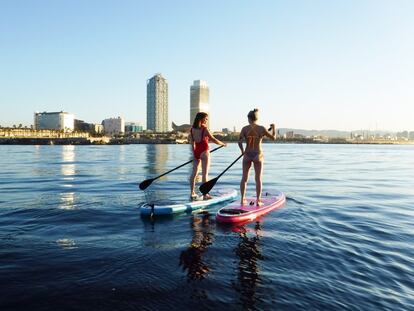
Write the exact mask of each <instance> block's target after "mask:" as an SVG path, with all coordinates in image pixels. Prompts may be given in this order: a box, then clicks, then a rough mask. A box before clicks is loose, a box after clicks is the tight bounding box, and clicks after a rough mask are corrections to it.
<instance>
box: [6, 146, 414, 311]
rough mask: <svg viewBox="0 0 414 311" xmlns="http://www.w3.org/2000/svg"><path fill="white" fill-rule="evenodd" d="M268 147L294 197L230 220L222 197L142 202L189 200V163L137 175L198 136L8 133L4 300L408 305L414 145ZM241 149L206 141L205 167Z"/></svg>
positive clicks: (233, 183) (269, 165)
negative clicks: (154, 212) (183, 139)
mask: <svg viewBox="0 0 414 311" xmlns="http://www.w3.org/2000/svg"><path fill="white" fill-rule="evenodd" d="M213 147H214V146H211V148H213ZM263 150H264V157H265V160H264V161H265V162H264V171H263V188H264V191H267V190H269V191H271V190H273V189H277V190H280V191H282V192H284V193H285V195H286V196H287V201H286V204H285V206H284V207H282V208H280V209H277V210H274V211H272V212H271V213H269V214H267V215H266V216H264V217H263V218H261V219H258V220H256V221H253V222H251V223H248V224H244V225H240V226H223V225H221V224H220V223H218V222H216V220H215V213H216V212H217V210H218V209H219V208H220V207H222V206H223V205H225V204H221V205H216V206H211V207H208V208H206V209H203V210H198V211H195V212H193V213H183V214H179V215H175V216H170V217H161V216H156V217H154V218H152V219H151V218H148V217H142V216H141V215H140V207H141V206H142V204H144V203H159V202H175V201H176V202H184V201H186V200H187V199H188V197H189V195H190V191H189V182H188V177H189V174H190V171H191V165H186V166H184V167H182V168H180V169H177V170H175V171H173V172H171V173H169V174H167V175H165V176H163V177H161V178H158V179H156V180H154V182H153V183H152V184H151V186H150V187H148V188H147V189H146V190H145V191H142V190H140V189H139V188H138V185H139V183H140V182H142V181H143V180H146V179H149V178H154V177H157V176H159V175H161V174H163V173H165V172H167V171H169V170H171V169H173V168H175V167H177V166H179V165H181V164H182V163H184V162H186V161H189V160H191V151H190V148H189V146H188V145H156V144H155V145H154V144H151V145H103V146H72V145H65V146H57V145H54V146H34V145H33V146H16V145H14V146H6V145H2V146H0V286H1V295H0V310H2V311H6V310H169V311H170V310H226V311H229V310H289V311H292V310H350V311H351V310H352V311H354V310H356V311H357V310H361V311H362V310H363V311H366V310H375V311H378V310H393V311H394V310H398V311H399V310H407V311H411V310H414V145H333V144H277V143H276V144H264V145H263ZM239 154H240V151H239V149H238V147H237V144H229V145H228V146H227V147H226V148H222V149H220V150H217V151H216V152H214V153H212V154H211V166H210V172H209V177H210V178H214V177H216V176H218V175H219V174H220V173H221V172H223V171H224V170H225V169H226V168H227V167H228V166H229V165H230V164H231V163H232V162H233V161H234V160H235V159H236V158H237V157H238V156H239ZM240 178H241V162H240V161H238V162H236V163H235V164H234V165H233V166H232V167H231V168H230V169H229V170H228V171H227V172H226V173H225V174H224V175H222V176H221V177H220V178H219V180H218V181H217V183H216V185H215V186H214V189H219V188H234V189H237V190H238V189H239V183H240ZM198 185H200V181H199V182H198ZM254 189H255V185H254V174H253V172H251V175H250V179H249V182H248V186H247V192H248V194H249V195H253V194H254V192H255V190H254Z"/></svg>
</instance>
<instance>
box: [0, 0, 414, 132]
mask: <svg viewBox="0 0 414 311" xmlns="http://www.w3.org/2000/svg"><path fill="white" fill-rule="evenodd" d="M413 12H414V1H411V0H395V1H389V0H347V1H345V0H344V1H332V0H324V1H318V0H312V1H308V0H303V1H300V0H285V1H277V0H269V1H243V0H226V1H223V0H209V1H191V0H187V1H184V0H182V1H180V0H174V1H169V0H159V1H151V0H147V1H139V0H131V1H128V0H121V1H115V0H113V1H107V0H86V1H84V0H82V1H80V0H79V1H78V0H67V1H65V0H58V1H56V0H50V1H46V0H36V1H35V0H25V1H24V0H0V108H1V110H0V111H1V112H0V125H3V126H10V125H13V124H19V123H22V124H23V125H30V124H32V123H33V112H34V111H60V110H64V111H68V112H71V113H74V114H75V117H76V118H79V119H82V120H85V121H87V122H97V123H98V122H99V123H100V122H101V120H102V119H104V118H108V117H117V116H123V117H124V118H125V119H126V121H137V122H141V123H142V124H143V125H145V123H146V80H147V79H148V78H150V77H151V76H152V75H153V74H155V73H157V72H160V73H162V75H163V76H164V77H166V78H167V80H168V83H169V122H171V121H175V122H176V123H179V124H181V123H189V121H190V120H189V105H190V103H189V102H190V95H189V88H190V85H191V84H192V82H193V80H196V79H202V80H206V81H207V83H208V84H209V86H210V105H211V115H210V120H211V124H210V125H211V127H212V129H221V128H223V127H229V128H233V126H235V127H236V128H240V127H241V126H242V125H244V123H246V115H247V112H248V111H249V110H250V109H252V108H255V107H257V108H259V109H260V110H261V111H262V115H261V120H260V121H261V122H262V123H264V124H268V123H271V122H274V123H276V125H277V126H278V127H292V128H303V129H338V130H356V129H371V130H375V129H386V130H414V18H413Z"/></svg>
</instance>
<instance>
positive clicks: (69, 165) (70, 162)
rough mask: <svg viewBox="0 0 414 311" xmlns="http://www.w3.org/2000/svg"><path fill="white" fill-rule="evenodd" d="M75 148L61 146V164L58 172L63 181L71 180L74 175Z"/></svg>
mask: <svg viewBox="0 0 414 311" xmlns="http://www.w3.org/2000/svg"><path fill="white" fill-rule="evenodd" d="M74 162H75V146H72V145H65V146H62V164H61V166H60V172H61V174H62V175H63V179H64V180H73V179H74V177H73V176H74V175H75V163H74ZM64 186H65V185H64ZM69 186H72V185H69Z"/></svg>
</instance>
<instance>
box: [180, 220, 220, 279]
mask: <svg viewBox="0 0 414 311" xmlns="http://www.w3.org/2000/svg"><path fill="white" fill-rule="evenodd" d="M191 230H192V233H193V237H192V239H191V243H190V245H189V246H188V248H187V249H186V250H184V251H182V252H181V254H180V263H179V265H180V266H181V267H182V268H183V270H184V271H187V277H188V280H189V281H194V280H203V279H204V278H206V276H207V275H208V273H209V272H210V268H209V266H208V265H207V263H206V262H205V261H204V260H203V255H204V253H205V252H206V250H207V248H208V246H210V245H211V244H212V243H213V239H214V233H213V231H214V227H213V226H212V222H211V220H210V214H209V213H203V214H201V213H199V214H193V215H192V216H191Z"/></svg>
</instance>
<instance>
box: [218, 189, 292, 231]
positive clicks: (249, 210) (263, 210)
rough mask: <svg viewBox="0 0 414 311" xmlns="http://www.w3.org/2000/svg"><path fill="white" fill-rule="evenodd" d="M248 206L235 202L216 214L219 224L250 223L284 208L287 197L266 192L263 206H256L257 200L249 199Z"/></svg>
mask: <svg viewBox="0 0 414 311" xmlns="http://www.w3.org/2000/svg"><path fill="white" fill-rule="evenodd" d="M246 202H247V203H246V204H245V205H241V204H240V201H237V202H233V203H231V204H229V205H227V206H225V207H223V208H221V209H219V211H218V212H217V214H216V219H217V221H219V222H225V223H239V222H249V221H252V220H254V219H256V218H258V217H260V216H262V215H264V214H267V213H269V212H270V211H272V210H274V209H275V208H279V207H282V206H283V205H284V204H285V202H286V197H285V195H284V194H283V193H282V192H280V191H271V192H264V193H263V194H262V203H263V205H261V206H256V198H247V199H246Z"/></svg>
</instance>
